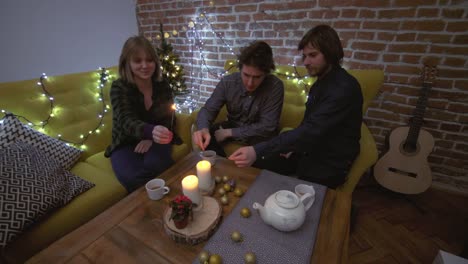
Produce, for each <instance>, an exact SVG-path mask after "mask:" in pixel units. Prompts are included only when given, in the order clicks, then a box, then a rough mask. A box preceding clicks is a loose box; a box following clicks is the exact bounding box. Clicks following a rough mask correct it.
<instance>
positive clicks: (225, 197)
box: [221, 195, 229, 205]
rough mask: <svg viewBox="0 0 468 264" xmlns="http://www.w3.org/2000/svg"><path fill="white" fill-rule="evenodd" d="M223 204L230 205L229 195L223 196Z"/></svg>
mask: <svg viewBox="0 0 468 264" xmlns="http://www.w3.org/2000/svg"><path fill="white" fill-rule="evenodd" d="M221 203H222V204H223V205H227V204H228V203H229V198H228V197H227V195H223V196H221Z"/></svg>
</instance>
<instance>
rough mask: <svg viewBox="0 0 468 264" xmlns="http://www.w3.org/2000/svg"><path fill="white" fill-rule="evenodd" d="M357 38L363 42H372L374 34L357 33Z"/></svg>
mask: <svg viewBox="0 0 468 264" xmlns="http://www.w3.org/2000/svg"><path fill="white" fill-rule="evenodd" d="M356 38H358V39H361V40H372V39H374V32H357V33H356Z"/></svg>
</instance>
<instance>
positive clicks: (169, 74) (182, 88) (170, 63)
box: [157, 24, 188, 95]
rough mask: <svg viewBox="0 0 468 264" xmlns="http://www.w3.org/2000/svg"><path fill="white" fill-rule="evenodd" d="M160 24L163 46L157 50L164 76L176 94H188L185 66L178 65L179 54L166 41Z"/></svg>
mask: <svg viewBox="0 0 468 264" xmlns="http://www.w3.org/2000/svg"><path fill="white" fill-rule="evenodd" d="M159 25H160V32H161V47H159V48H157V51H158V55H159V60H160V61H161V65H162V67H163V70H162V73H163V77H164V78H165V79H166V80H167V81H168V82H169V85H170V86H171V88H172V91H173V93H174V94H175V95H180V94H186V93H188V91H187V86H186V85H185V79H184V66H181V65H177V63H178V62H179V56H178V55H176V54H174V51H173V47H172V45H171V44H169V43H167V41H166V36H165V35H164V32H163V26H162V24H159ZM166 34H167V33H166ZM168 36H169V35H168Z"/></svg>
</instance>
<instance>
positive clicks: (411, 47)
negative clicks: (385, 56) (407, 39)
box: [388, 44, 427, 53]
mask: <svg viewBox="0 0 468 264" xmlns="http://www.w3.org/2000/svg"><path fill="white" fill-rule="evenodd" d="M426 48H427V45H424V44H391V45H389V47H388V52H410V53H425V51H426Z"/></svg>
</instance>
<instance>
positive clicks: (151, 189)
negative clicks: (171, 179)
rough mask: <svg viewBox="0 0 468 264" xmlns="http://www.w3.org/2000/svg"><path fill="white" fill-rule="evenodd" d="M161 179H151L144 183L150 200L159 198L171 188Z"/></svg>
mask: <svg viewBox="0 0 468 264" xmlns="http://www.w3.org/2000/svg"><path fill="white" fill-rule="evenodd" d="M165 185H166V182H165V181H164V180H163V179H153V180H151V181H149V182H147V183H146V185H145V187H146V193H147V194H148V197H149V198H150V199H151V200H159V199H161V198H163V196H164V195H166V194H167V193H169V191H170V190H171V189H170V188H169V187H167V186H165Z"/></svg>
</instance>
